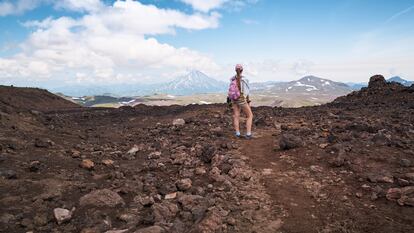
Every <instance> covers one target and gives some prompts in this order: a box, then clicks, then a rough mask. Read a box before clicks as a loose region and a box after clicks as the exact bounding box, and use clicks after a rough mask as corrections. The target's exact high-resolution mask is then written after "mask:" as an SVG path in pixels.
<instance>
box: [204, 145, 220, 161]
mask: <svg viewBox="0 0 414 233" xmlns="http://www.w3.org/2000/svg"><path fill="white" fill-rule="evenodd" d="M215 152H216V148H214V147H213V146H211V145H204V146H203V148H202V152H201V157H200V159H201V160H202V161H203V162H205V163H210V162H211V159H212V158H213V157H214V153H215Z"/></svg>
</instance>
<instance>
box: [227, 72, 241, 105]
mask: <svg viewBox="0 0 414 233" xmlns="http://www.w3.org/2000/svg"><path fill="white" fill-rule="evenodd" d="M228 97H229V98H230V99H231V100H238V99H239V98H240V90H239V87H238V86H237V79H236V78H234V77H233V78H232V79H231V82H230V87H229V93H228Z"/></svg>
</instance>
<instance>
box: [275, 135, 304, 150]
mask: <svg viewBox="0 0 414 233" xmlns="http://www.w3.org/2000/svg"><path fill="white" fill-rule="evenodd" d="M279 146H280V149H282V150H290V149H293V148H298V147H301V146H303V142H302V139H301V138H300V137H298V136H295V135H293V134H283V135H282V137H280V141H279Z"/></svg>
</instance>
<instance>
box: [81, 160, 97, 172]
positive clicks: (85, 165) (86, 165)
mask: <svg viewBox="0 0 414 233" xmlns="http://www.w3.org/2000/svg"><path fill="white" fill-rule="evenodd" d="M79 166H80V167H81V168H85V169H88V170H92V169H93V168H94V166H95V163H94V162H93V161H92V160H90V159H84V160H82V162H81V163H80V164H79Z"/></svg>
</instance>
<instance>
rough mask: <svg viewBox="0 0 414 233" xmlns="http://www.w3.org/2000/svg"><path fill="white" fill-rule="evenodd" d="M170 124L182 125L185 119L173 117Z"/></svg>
mask: <svg viewBox="0 0 414 233" xmlns="http://www.w3.org/2000/svg"><path fill="white" fill-rule="evenodd" d="M172 124H173V125H177V126H180V125H184V124H185V120H184V119H181V118H178V119H174V120H173V122H172Z"/></svg>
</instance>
